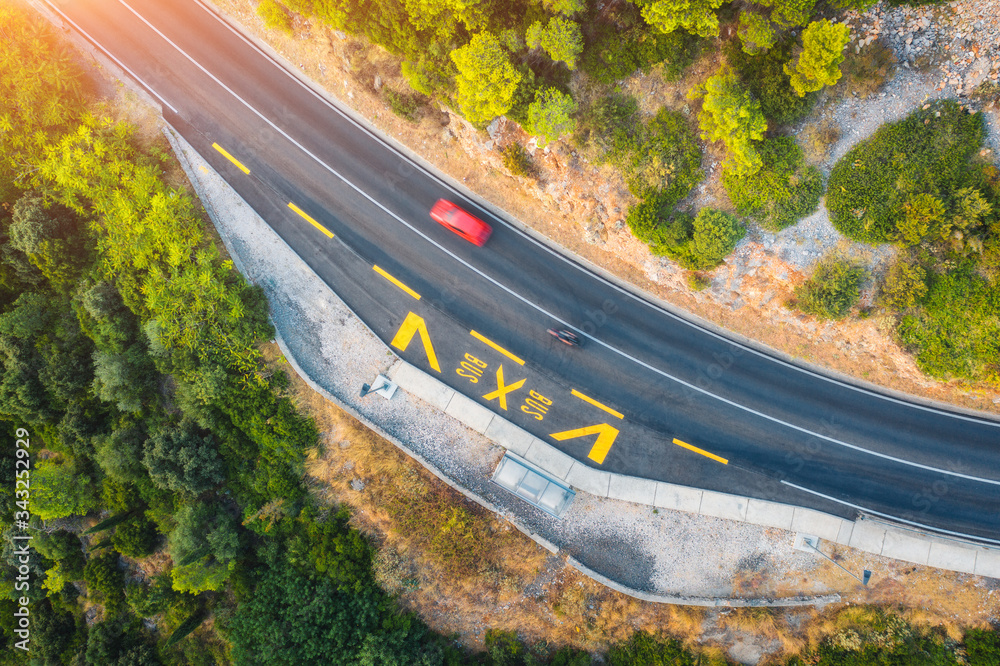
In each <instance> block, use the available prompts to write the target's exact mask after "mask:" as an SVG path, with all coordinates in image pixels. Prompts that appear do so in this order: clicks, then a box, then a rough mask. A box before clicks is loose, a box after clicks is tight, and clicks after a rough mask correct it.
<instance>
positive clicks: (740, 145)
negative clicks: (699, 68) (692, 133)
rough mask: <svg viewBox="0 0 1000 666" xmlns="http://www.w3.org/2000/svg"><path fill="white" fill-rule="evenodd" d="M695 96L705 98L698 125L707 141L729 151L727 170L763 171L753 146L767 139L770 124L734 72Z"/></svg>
mask: <svg viewBox="0 0 1000 666" xmlns="http://www.w3.org/2000/svg"><path fill="white" fill-rule="evenodd" d="M695 94H696V95H698V94H701V95H703V96H704V99H703V102H702V109H701V113H700V114H699V115H698V123H699V126H700V127H701V132H702V133H701V137H702V138H703V139H705V140H706V141H722V142H723V143H725V144H726V148H728V150H729V155H728V157H727V158H726V162H725V168H726V169H727V170H728V171H730V172H732V173H734V174H737V175H741V176H744V175H749V174H752V173H754V172H755V171H757V170H758V169H760V167H761V165H762V160H761V157H760V155H759V154H758V152H757V149H756V147H755V145H754V142H755V141H760V140H761V139H763V138H764V131H765V130H767V120H766V119H765V118H764V114H763V112H762V111H761V107H760V102H758V101H757V100H756V99H754V98H753V96H752V95H751V94H750V92H749V91H747V90H746V89H745V88H743V86H741V85H740V83H739V80H738V79H737V78H736V74H735V73H734V72H733V71H732V70H731V69H728V68H726V69H723V70H722V71H720V72H719V73H718V74H716V75H714V76H710V77H709V78H708V80H707V81H706V82H705V87H704V89H703V90H701V91H697V92H696V93H695Z"/></svg>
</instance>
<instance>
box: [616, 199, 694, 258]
mask: <svg viewBox="0 0 1000 666" xmlns="http://www.w3.org/2000/svg"><path fill="white" fill-rule="evenodd" d="M626 222H627V223H628V226H629V229H630V230H631V231H632V235H633V236H635V237H636V238H637V239H639V240H640V241H642V242H643V243H646V244H647V245H649V249H650V250H651V251H652V252H653V254H656V255H660V256H666V257H670V258H671V259H673V260H675V261H679V262H680V261H683V260H686V258H687V256H688V245H689V244H690V241H691V234H692V233H693V232H694V218H693V217H691V216H690V215H686V214H683V213H680V214H675V213H674V212H673V203H672V202H671V201H670V199H669V197H667V196H664V195H654V196H652V197H650V198H649V199H646V200H645V201H643V202H642V203H639V204H637V205H635V206H632V208H631V209H630V210H629V212H628V216H627V217H626Z"/></svg>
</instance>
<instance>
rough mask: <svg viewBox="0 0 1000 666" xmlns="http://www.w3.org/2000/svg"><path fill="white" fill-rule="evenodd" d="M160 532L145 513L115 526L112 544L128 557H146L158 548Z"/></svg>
mask: <svg viewBox="0 0 1000 666" xmlns="http://www.w3.org/2000/svg"><path fill="white" fill-rule="evenodd" d="M159 537H160V533H159V532H157V530H156V525H155V524H153V522H152V521H151V520H149V519H148V518H146V516H144V515H141V514H140V515H137V516H132V517H131V518H130V519H129V520H127V521H125V522H124V523H123V524H121V525H119V526H118V527H117V528H115V533H114V534H113V535H112V536H111V544H112V545H113V546H114V547H115V550H117V551H118V552H119V553H121V554H122V555H124V556H126V557H136V558H139V557H146V556H147V555H151V554H152V553H153V551H154V550H156V542H157V541H158V540H159Z"/></svg>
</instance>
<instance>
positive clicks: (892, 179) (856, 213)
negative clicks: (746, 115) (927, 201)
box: [827, 101, 984, 243]
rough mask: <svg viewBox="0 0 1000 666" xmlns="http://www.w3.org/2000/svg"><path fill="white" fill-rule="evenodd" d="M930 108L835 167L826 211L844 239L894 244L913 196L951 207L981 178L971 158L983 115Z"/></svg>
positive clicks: (950, 105)
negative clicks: (926, 196) (920, 195)
mask: <svg viewBox="0 0 1000 666" xmlns="http://www.w3.org/2000/svg"><path fill="white" fill-rule="evenodd" d="M925 106H926V107H927V108H926V109H920V110H918V111H915V112H914V113H912V114H910V115H909V116H908V117H907V118H905V119H903V120H901V121H898V122H895V123H889V124H887V125H883V126H882V127H881V128H879V130H878V131H877V132H876V133H875V134H874V135H873V136H872V137H871V138H869V139H867V140H865V141H862V142H861V143H859V144H858V145H857V146H855V147H854V148H852V149H851V150H850V151H849V152H848V153H847V154H846V155H845V156H844V157H842V158H841V159H840V161H838V162H837V164H836V165H835V166H834V167H833V171H832V172H831V174H830V181H829V184H828V186H827V192H828V195H827V208H828V209H829V210H830V218H831V220H832V221H833V225H834V226H835V227H836V228H837V229H838V230H839V231H840V232H841V233H843V234H844V235H846V236H848V237H850V238H853V239H855V240H859V241H864V242H868V243H880V242H885V241H888V240H891V239H893V238H894V237H896V235H897V234H898V233H899V228H898V225H899V223H900V221H901V220H902V218H903V204H904V203H905V202H906V201H907V200H908V199H910V197H912V196H913V195H915V194H918V193H927V194H931V195H933V196H936V197H939V198H941V199H942V200H944V201H945V203H946V207H947V206H949V205H950V204H951V198H952V193H954V192H957V191H958V190H960V189H961V188H962V187H963V186H964V185H966V184H968V183H969V182H974V181H976V179H978V178H981V174H982V171H981V170H980V171H979V172H978V173H977V172H976V171H975V170H974V169H972V168H971V167H970V159H971V158H972V156H973V155H974V154H975V152H976V150H977V149H978V147H979V145H980V143H981V142H982V140H983V136H984V128H983V120H982V114H974V115H972V114H969V113H968V112H966V111H965V110H963V109H960V108H959V106H958V104H957V103H956V102H954V101H943V102H935V103H932V104H928V105H925Z"/></svg>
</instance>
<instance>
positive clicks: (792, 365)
mask: <svg viewBox="0 0 1000 666" xmlns="http://www.w3.org/2000/svg"><path fill="white" fill-rule="evenodd" d="M194 2H195V3H196V4H198V5H199V6H200V7H201V8H202V10H204V11H205V12H206V13H208V14H209V15H211V16H212V18H214V19H215V20H216V21H218V22H219V23H221V24H222V25H223V26H225V27H226V28H227V29H228V30H229V31H230V32H232V33H233V34H234V35H236V36H237V37H239V38H240V39H241V40H242V41H243V42H245V43H246V44H247V45H248V46H250V48H252V49H253V50H255V51H257V53H259V54H261V55H262V56H264V58H266V59H267V60H269V61H271V62H272V63H274V64H275V66H276V67H277V68H278V69H279V70H280V71H281V72H282V73H283V74H284V75H285V76H287V77H288V78H290V79H291V80H292V81H294V82H295V83H297V84H299V85H300V86H302V88H303V89H305V90H306V91H308V92H309V93H310V94H311V95H313V96H314V97H315V98H316V99H318V100H320V101H321V102H323V104H325V105H326V106H327V107H329V108H330V109H333V111H335V112H336V113H337V114H338V115H339V116H341V117H342V118H344V119H345V120H347V121H348V122H349V123H351V124H352V125H354V126H355V127H357V128H358V129H360V130H361V131H363V132H364V133H365V134H367V135H368V136H370V137H372V138H373V139H375V140H376V141H378V142H379V143H381V144H382V145H383V146H385V147H386V148H388V149H389V150H391V151H392V152H394V153H396V154H397V155H399V156H400V157H401V158H402V159H404V160H406V161H408V162H410V163H411V164H413V166H415V167H416V168H417V169H419V170H420V171H422V172H423V173H424V174H425V175H426V176H428V177H430V178H432V179H433V180H436V181H437V182H438V183H439V184H440V185H441V186H442V187H444V188H445V189H447V190H449V191H451V192H453V193H455V194H457V195H458V196H460V197H463V198H464V197H465V194H463V193H462V192H459V191H458V190H457V189H456V188H455V187H454V186H453V185H452V184H451V183H449V182H447V181H446V180H445V179H443V178H441V177H440V176H438V175H437V174H436V173H434V172H433V171H430V170H428V169H426V168H425V167H424V166H423V165H422V164H420V163H419V162H415V161H413V160H411V159H410V158H409V157H407V156H406V155H404V154H402V153H401V152H400V151H399V150H398V149H397V148H396V147H395V146H393V145H392V144H390V143H389V142H387V141H386V140H385V139H384V138H382V137H381V136H380V135H379V134H377V133H376V132H373V131H372V130H371V129H369V128H368V127H367V126H365V125H363V124H361V123H359V122H358V121H357V120H355V119H354V118H352V117H351V116H350V114H348V113H346V112H345V111H344V110H343V109H341V108H340V107H338V106H337V105H336V104H333V103H332V102H330V100H329V99H327V98H326V97H323V96H322V95H320V94H319V93H318V92H316V91H315V90H313V89H312V88H311V87H309V86H308V85H306V84H305V83H304V82H303V81H302V80H301V79H299V78H298V77H297V76H294V75H292V74H291V73H290V72H288V71H287V70H286V69H285V68H284V67H281V66H279V65H278V64H277V63H275V61H274V59H273V58H272V57H271V56H270V55H269V54H267V53H265V52H264V51H263V50H262V49H261V48H260V47H259V46H257V45H256V44H255V43H253V41H252V40H250V39H248V38H247V36H246V35H244V34H243V33H241V32H240V31H239V30H237V29H236V28H234V27H233V26H232V25H230V24H229V23H228V22H227V21H225V20H223V19H222V17H220V16H219V15H218V13H216V12H214V11H212V10H211V9H210V8H209V7H207V6H206V5H205V3H204V2H202V0H194ZM487 212H488V213H490V217H492V218H493V220H494V221H495V222H498V223H500V224H503V225H504V226H505V227H507V228H508V229H510V230H511V231H513V232H515V233H517V234H520V235H521V236H522V237H524V238H525V239H527V240H528V241H530V242H532V243H534V244H535V245H536V246H538V247H539V248H541V249H543V250H545V251H546V252H548V253H549V254H551V255H552V256H554V257H557V258H559V260H561V261H562V262H564V263H566V264H567V265H569V266H572V267H573V268H574V269H576V270H578V271H580V272H581V273H584V274H586V275H587V276H589V277H591V278H593V279H595V280H600V281H601V282H603V283H604V284H606V285H607V286H609V287H611V288H612V289H614V290H615V291H617V292H619V293H621V294H623V295H625V296H627V297H629V298H631V299H633V300H634V301H636V302H638V303H641V304H642V305H645V306H646V307H648V308H651V309H653V310H656V311H657V312H660V313H661V314H664V315H666V316H668V317H670V318H672V319H674V320H676V321H678V322H680V323H682V324H684V325H686V326H689V327H691V328H693V329H695V330H697V331H701V332H702V333H706V334H708V335H710V336H712V337H714V338H716V339H717V340H721V341H722V342H725V343H726V344H730V345H733V346H734V347H740V348H741V349H744V350H746V351H748V352H750V353H751V354H755V355H757V356H760V357H761V358H765V359H768V360H770V361H773V362H775V363H779V364H781V365H783V366H785V367H786V368H791V369H792V370H797V371H798V372H802V373H805V374H807V375H810V376H812V377H816V378H818V379H822V380H823V381H826V382H829V383H831V384H836V385H837V386H842V387H844V388H847V389H850V390H852V391H857V392H859V393H864V394H865V395H870V396H873V397H876V398H879V399H881V400H887V401H889V402H894V403H896V404H898V405H903V406H904V407H912V408H913V409H919V410H922V411H926V412H932V413H934V414H941V415H943V416H949V417H952V418H956V419H960V420H963V421H971V422H974V423H979V424H984V425H989V426H994V427H996V428H1000V421H994V420H991V419H988V418H984V417H979V416H970V415H968V414H961V413H959V412H952V411H948V410H945V409H940V408H938V407H930V406H928V405H921V404H919V403H916V402H911V401H909V400H903V399H900V398H896V397H893V396H891V395H886V394H884V393H880V392H878V391H873V390H871V389H868V388H865V387H863V386H857V385H855V384H851V383H850V382H845V381H843V380H840V379H837V378H836V377H830V376H828V375H825V374H823V373H820V372H816V371H815V370H810V369H809V368H804V367H802V366H800V365H796V364H795V363H790V362H789V361H786V360H784V359H781V358H778V357H777V356H773V355H771V354H768V353H767V352H764V351H761V350H759V349H755V348H754V347H751V346H749V345H745V344H743V343H741V342H739V341H738V340H733V339H731V338H729V337H727V336H725V335H722V334H721V333H717V332H715V331H713V330H710V329H707V328H704V327H702V326H700V325H698V324H697V323H696V322H693V321H690V320H689V319H687V318H685V317H681V316H680V315H678V314H676V313H674V312H671V311H670V310H667V309H666V308H664V307H662V306H660V305H657V304H656V303H653V302H651V301H649V300H647V299H646V298H643V297H642V296H640V295H639V294H636V293H633V292H632V291H630V290H628V289H625V288H623V287H621V286H619V285H617V284H615V283H614V282H611V281H609V280H608V279H607V278H604V277H603V276H601V275H598V274H596V273H594V272H592V271H589V270H586V269H585V268H584V267H582V266H580V265H579V264H577V263H576V262H575V261H572V260H570V259H568V258H566V257H565V256H563V255H562V254H560V253H559V252H557V251H555V250H554V249H553V248H551V247H549V246H548V245H547V244H545V243H542V242H541V241H539V240H538V239H537V238H535V237H534V236H532V235H531V234H528V233H525V232H524V231H522V230H521V229H518V228H517V227H515V226H512V225H511V224H509V223H508V222H507V221H506V220H504V219H503V218H501V217H497V216H496V215H494V214H493V213H492V212H491V211H489V210H488V209H487ZM584 335H586V334H584ZM587 337H589V336H587Z"/></svg>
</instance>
